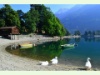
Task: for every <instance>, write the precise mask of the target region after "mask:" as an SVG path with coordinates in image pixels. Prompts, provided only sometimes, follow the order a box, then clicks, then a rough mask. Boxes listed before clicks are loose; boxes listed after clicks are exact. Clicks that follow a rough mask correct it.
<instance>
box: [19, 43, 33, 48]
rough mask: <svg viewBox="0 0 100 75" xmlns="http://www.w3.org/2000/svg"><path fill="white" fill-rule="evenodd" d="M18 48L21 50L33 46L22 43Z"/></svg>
mask: <svg viewBox="0 0 100 75" xmlns="http://www.w3.org/2000/svg"><path fill="white" fill-rule="evenodd" d="M20 47H21V48H31V47H33V44H31V43H24V44H20Z"/></svg>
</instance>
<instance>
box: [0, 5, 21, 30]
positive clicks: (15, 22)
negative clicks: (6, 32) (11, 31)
mask: <svg viewBox="0 0 100 75" xmlns="http://www.w3.org/2000/svg"><path fill="white" fill-rule="evenodd" d="M0 21H1V26H17V27H18V28H20V20H19V16H18V13H17V12H16V11H15V10H13V9H12V8H11V7H10V5H8V4H5V5H4V7H3V8H1V9H0Z"/></svg>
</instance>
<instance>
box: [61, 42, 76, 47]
mask: <svg viewBox="0 0 100 75" xmlns="http://www.w3.org/2000/svg"><path fill="white" fill-rule="evenodd" d="M61 46H62V47H74V46H75V43H74V44H64V45H61Z"/></svg>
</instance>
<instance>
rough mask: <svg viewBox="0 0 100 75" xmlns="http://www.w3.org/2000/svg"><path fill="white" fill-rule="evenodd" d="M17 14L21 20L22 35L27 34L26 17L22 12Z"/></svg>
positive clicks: (18, 11)
mask: <svg viewBox="0 0 100 75" xmlns="http://www.w3.org/2000/svg"><path fill="white" fill-rule="evenodd" d="M17 13H18V16H19V19H20V26H21V27H20V31H21V33H25V32H27V31H26V29H27V28H26V26H25V19H24V15H25V13H24V12H23V11H22V10H17Z"/></svg>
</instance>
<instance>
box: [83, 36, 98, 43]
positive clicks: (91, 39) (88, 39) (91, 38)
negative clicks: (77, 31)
mask: <svg viewBox="0 0 100 75" xmlns="http://www.w3.org/2000/svg"><path fill="white" fill-rule="evenodd" d="M83 38H84V39H85V41H88V42H91V41H100V38H99V37H83Z"/></svg>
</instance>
